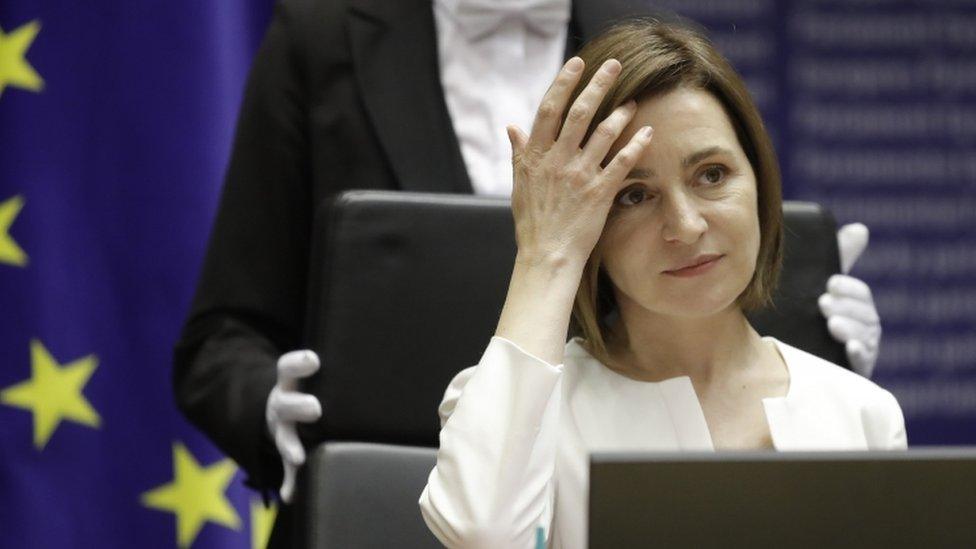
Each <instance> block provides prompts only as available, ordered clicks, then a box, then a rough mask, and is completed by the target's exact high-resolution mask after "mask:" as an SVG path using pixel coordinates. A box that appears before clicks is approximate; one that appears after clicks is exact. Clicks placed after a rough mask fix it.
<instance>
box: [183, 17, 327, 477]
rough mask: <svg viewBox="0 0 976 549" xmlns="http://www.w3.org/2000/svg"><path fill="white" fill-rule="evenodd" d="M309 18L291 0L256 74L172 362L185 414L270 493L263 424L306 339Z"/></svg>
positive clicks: (272, 460) (274, 468)
mask: <svg viewBox="0 0 976 549" xmlns="http://www.w3.org/2000/svg"><path fill="white" fill-rule="evenodd" d="M302 1H304V0H302ZM304 9H305V8H304V6H302V5H300V4H299V2H296V1H292V0H288V1H287V2H281V3H279V4H277V5H276V8H275V14H274V17H273V20H272V22H271V24H270V26H269V28H268V30H267V32H266V34H265V36H264V39H263V41H262V44H261V46H260V48H259V50H258V52H257V55H256V57H255V60H254V62H253V64H252V66H251V70H250V73H249V76H248V81H247V86H246V90H245V94H244V99H243V103H242V106H241V111H240V115H239V117H238V121H237V128H236V133H235V137H234V145H233V150H232V153H231V159H230V164H229V166H228V169H227V173H226V176H225V180H224V186H223V190H222V194H221V198H220V204H219V208H218V212H217V217H216V221H215V224H214V226H213V229H212V232H211V235H210V242H209V246H208V248H207V253H206V257H205V260H204V265H203V270H202V273H201V276H200V279H199V282H198V286H197V291H196V295H195V297H194V301H193V304H192V306H191V310H190V314H189V315H188V318H187V321H186V323H185V324H184V327H183V330H182V333H181V335H180V339H179V341H178V342H177V344H176V346H175V349H174V358H173V362H174V368H173V388H174V392H175V397H176V401H177V404H178V406H179V408H180V409H181V410H182V412H183V413H184V414H185V416H186V417H187V418H188V419H189V420H190V421H191V422H192V423H193V424H194V425H196V426H197V427H198V428H199V429H200V430H202V431H203V432H204V433H205V434H206V435H207V436H208V437H209V438H210V440H212V441H213V442H214V443H215V444H216V445H217V446H218V447H219V448H220V449H221V450H222V451H223V452H224V453H226V454H227V455H229V456H230V457H231V458H233V459H234V461H236V462H237V464H238V465H240V467H241V468H242V469H244V471H245V472H246V473H247V475H248V477H249V478H248V480H247V481H246V482H247V483H248V484H249V485H251V486H252V487H255V488H259V489H263V490H268V489H274V488H276V487H277V486H278V485H279V484H280V482H281V477H282V466H281V461H280V458H279V456H278V453H277V450H276V449H275V446H274V444H273V442H272V441H271V437H270V435H269V434H268V432H267V427H266V424H265V418H264V409H265V405H266V402H267V398H268V395H269V394H270V392H271V389H272V387H273V386H274V384H275V382H276V377H277V376H276V362H277V358H278V356H280V354H281V353H282V352H284V351H288V350H291V349H294V348H296V347H298V346H300V345H301V344H302V336H303V323H304V318H303V315H304V309H305V306H304V305H305V291H306V277H307V270H308V269H307V264H308V249H309V247H310V239H311V235H310V232H311V217H312V212H311V209H312V205H311V199H310V186H311V184H310V182H309V180H308V179H309V171H308V169H307V166H308V164H309V153H308V147H307V142H306V141H307V140H306V134H307V129H306V127H305V120H306V114H305V111H306V110H307V105H306V103H307V100H306V91H305V78H304V72H305V70H304V62H303V51H304V50H303V46H302V39H301V35H302V34H303V32H304V31H303V30H302V29H301V28H300V27H299V25H300V24H303V23H302V19H303V17H302V15H301V13H300V12H301V11H302V10H304ZM296 12H299V13H296ZM305 19H308V18H305Z"/></svg>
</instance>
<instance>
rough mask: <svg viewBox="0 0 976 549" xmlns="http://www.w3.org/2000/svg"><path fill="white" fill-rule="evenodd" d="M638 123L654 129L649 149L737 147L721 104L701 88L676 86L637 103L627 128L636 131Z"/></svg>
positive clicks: (640, 125) (733, 132)
mask: <svg viewBox="0 0 976 549" xmlns="http://www.w3.org/2000/svg"><path fill="white" fill-rule="evenodd" d="M642 126H651V127H653V128H654V138H653V140H652V141H651V148H653V147H654V146H655V144H657V146H658V147H663V146H674V147H678V148H681V149H686V148H688V147H696V148H701V147H703V146H709V147H710V146H721V147H725V148H731V147H733V146H735V148H738V140H737V138H736V135H735V128H733V126H732V122H731V120H729V117H728V115H727V114H726V113H725V109H724V108H723V107H722V104H721V103H720V102H719V101H718V99H716V98H715V96H713V95H712V94H711V93H709V92H707V91H704V90H701V89H695V88H678V89H676V90H674V91H671V92H668V93H666V94H663V95H658V96H655V97H652V98H649V99H645V100H643V101H641V102H639V103H638V104H637V112H636V113H635V115H634V119H633V120H631V123H630V124H629V126H628V129H633V131H635V132H636V131H637V130H638V129H639V128H640V127H642ZM628 133H629V132H628Z"/></svg>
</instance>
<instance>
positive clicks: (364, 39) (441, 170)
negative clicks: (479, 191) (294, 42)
mask: <svg viewBox="0 0 976 549" xmlns="http://www.w3.org/2000/svg"><path fill="white" fill-rule="evenodd" d="M432 5H433V4H432V3H431V2H430V0H353V1H352V2H351V6H350V11H351V17H350V43H351V50H352V57H353V63H354V65H355V67H354V69H355V74H356V75H357V79H358V84H359V87H360V90H361V93H362V96H363V100H364V102H365V105H366V110H367V112H368V113H369V116H370V119H371V122H372V124H373V126H374V128H375V130H376V133H377V134H378V135H379V139H380V142H381V143H382V145H383V148H384V150H385V151H386V154H387V156H388V158H389V159H390V163H391V165H392V166H393V171H394V172H395V173H396V176H397V178H398V180H399V182H400V186H401V188H402V189H403V190H408V191H428V192H454V193H468V194H470V193H471V192H472V187H471V182H470V180H469V179H468V174H467V170H466V169H465V167H464V161H463V159H462V157H461V150H460V147H459V146H458V141H457V138H456V137H455V135H454V127H453V126H452V124H451V118H450V114H449V113H448V111H447V105H446V103H445V102H444V92H443V90H442V88H441V83H440V70H439V68H438V61H437V43H436V37H437V33H436V30H435V28H434V14H433V7H432Z"/></svg>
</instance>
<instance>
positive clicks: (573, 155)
mask: <svg viewBox="0 0 976 549" xmlns="http://www.w3.org/2000/svg"><path fill="white" fill-rule="evenodd" d="M620 70H621V67H620V63H619V62H618V61H617V60H615V59H611V60H609V61H607V62H605V63H604V64H603V66H601V67H600V69H599V70H598V71H597V72H596V74H594V76H593V78H592V79H591V80H590V82H589V83H588V84H587V86H586V88H585V89H584V90H583V92H582V93H580V95H579V97H577V99H576V101H575V102H574V103H573V105H572V107H570V109H569V112H568V114H567V115H566V122H565V123H564V124H561V121H562V117H563V112H564V111H565V110H566V107H567V103H568V102H569V98H570V96H571V95H572V92H573V89H574V88H575V87H576V85H577V83H578V82H579V79H580V75H581V74H582V72H583V60H582V59H580V58H578V57H574V58H572V59H570V60H569V61H568V62H567V63H566V65H565V66H564V67H563V68H562V70H561V71H560V72H559V75H558V76H557V77H556V80H555V81H554V82H553V84H552V86H551V87H550V88H549V91H548V92H546V95H545V97H544V98H543V100H542V104H541V105H540V106H539V110H538V111H537V112H536V117H535V122H534V124H533V126H532V135H530V136H526V135H525V133H524V132H523V131H522V130H520V129H519V128H517V127H515V126H509V127H508V137H509V140H511V142H512V164H513V166H514V187H513V189H512V213H513V215H514V217H515V235H516V241H517V243H518V259H517V261H519V262H526V263H530V264H539V263H555V264H560V263H564V262H566V261H569V262H572V263H573V264H577V265H582V263H585V262H586V259H587V258H588V257H589V255H590V252H592V250H593V247H594V246H595V245H596V243H597V241H598V240H599V238H600V233H601V232H602V231H603V226H604V225H605V223H606V219H607V214H608V213H609V210H610V207H611V206H612V204H613V198H614V196H615V195H616V194H617V192H618V191H619V190H620V187H621V186H622V182H623V180H624V178H625V177H626V175H627V173H628V172H630V170H631V168H633V166H634V164H635V163H636V161H637V159H638V158H639V157H640V154H641V152H642V151H643V149H644V147H645V146H647V144H648V143H649V142H650V140H651V134H652V130H651V128H650V127H649V126H645V127H643V128H641V129H640V130H639V131H637V132H636V133H635V134H634V136H633V137H632V138H631V139H630V141H629V142H628V143H627V145H625V146H624V147H623V148H621V149H620V150H619V151H618V152H617V154H616V155H615V156H614V157H613V159H611V160H610V162H609V163H608V164H607V166H606V167H605V168H603V167H601V163H602V162H603V160H604V158H606V156H607V153H608V152H609V150H610V148H611V147H612V146H613V143H614V142H615V141H616V140H617V139H618V138H619V137H620V134H621V132H622V131H623V130H624V128H625V127H626V126H627V124H628V123H629V122H630V120H631V118H633V116H634V112H635V111H636V105H635V104H634V102H633V101H631V102H629V103H627V104H625V105H622V106H620V107H618V108H617V109H616V110H614V111H613V112H612V113H611V114H610V115H609V116H608V117H607V118H606V119H605V120H603V121H602V122H601V123H600V125H599V126H598V127H597V128H596V130H595V131H594V132H593V134H592V135H591V136H590V138H589V140H588V141H587V143H586V145H585V146H584V147H582V148H581V147H580V144H581V143H582V141H583V137H584V136H585V135H586V130H587V128H588V127H589V125H590V122H591V121H592V119H593V115H594V113H595V112H596V110H597V108H598V107H599V106H600V102H601V101H602V100H603V97H604V96H605V95H606V93H607V90H609V88H610V86H611V85H612V84H613V82H614V81H615V80H616V78H617V76H618V75H619V74H620ZM560 125H561V126H562V127H561V128H560Z"/></svg>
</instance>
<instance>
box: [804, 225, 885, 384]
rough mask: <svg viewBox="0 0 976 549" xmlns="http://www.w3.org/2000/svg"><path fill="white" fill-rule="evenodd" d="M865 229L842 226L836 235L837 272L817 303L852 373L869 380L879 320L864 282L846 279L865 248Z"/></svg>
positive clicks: (868, 289)
mask: <svg viewBox="0 0 976 549" xmlns="http://www.w3.org/2000/svg"><path fill="white" fill-rule="evenodd" d="M868 236H869V233H868V228H867V227H865V226H864V225H863V224H861V223H851V224H849V225H844V226H843V227H841V228H840V229H839V230H838V231H837V245H838V248H839V250H840V269H841V272H842V273H843V274H836V275H834V276H832V277H830V279H829V280H828V281H827V291H826V292H825V293H824V294H823V295H821V296H820V298H819V299H818V305H820V311H821V312H822V313H823V315H824V316H825V317H827V329H828V330H830V334H831V335H832V336H833V337H834V339H836V340H837V341H839V342H841V343H843V344H844V346H845V348H846V350H847V360H848V361H849V362H850V364H851V367H852V368H853V369H854V371H855V372H857V373H859V374H861V375H862V376H864V377H866V378H870V377H871V373H872V372H873V371H874V365H875V362H877V360H878V347H879V345H880V343H881V319H880V318H879V317H878V310H877V308H875V306H874V299H873V298H872V297H871V288H869V287H868V285H867V284H865V283H864V281H862V280H860V279H857V278H854V277H852V276H848V274H847V273H848V272H850V270H851V267H853V266H854V263H855V262H856V261H857V258H858V257H860V256H861V253H862V252H863V251H864V248H866V247H867V245H868Z"/></svg>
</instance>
